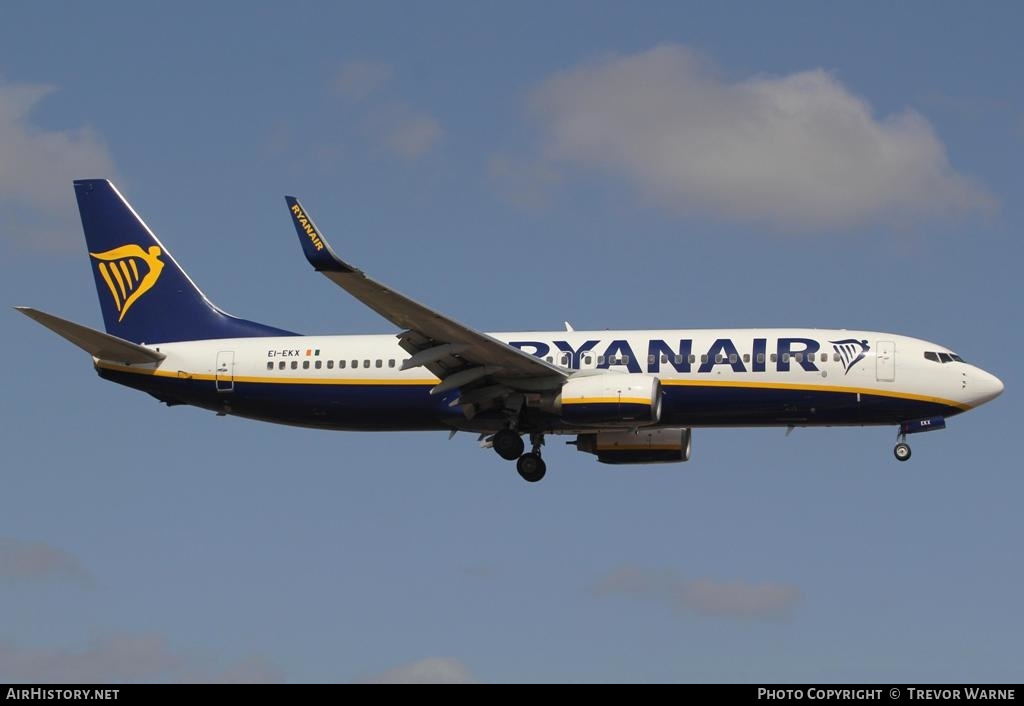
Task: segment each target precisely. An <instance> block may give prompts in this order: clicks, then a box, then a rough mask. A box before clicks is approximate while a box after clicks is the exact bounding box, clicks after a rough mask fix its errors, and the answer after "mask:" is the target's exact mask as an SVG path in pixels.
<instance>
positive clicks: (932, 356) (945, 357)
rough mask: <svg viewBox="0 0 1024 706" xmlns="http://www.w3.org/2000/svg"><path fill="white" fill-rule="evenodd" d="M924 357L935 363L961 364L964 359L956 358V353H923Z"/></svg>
mask: <svg viewBox="0 0 1024 706" xmlns="http://www.w3.org/2000/svg"><path fill="white" fill-rule="evenodd" d="M924 357H925V359H926V360H930V361H932V362H935V363H952V362H954V361H955V362H957V363H963V362H964V359H963V358H961V357H960V356H958V355H957V354H956V353H937V352H935V351H925V354H924Z"/></svg>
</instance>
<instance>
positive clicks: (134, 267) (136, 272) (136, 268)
mask: <svg viewBox="0 0 1024 706" xmlns="http://www.w3.org/2000/svg"><path fill="white" fill-rule="evenodd" d="M128 264H129V265H131V266H132V275H133V276H134V277H135V281H136V282H138V281H139V266H138V265H136V264H135V258H134V257H132V258H129V259H128Z"/></svg>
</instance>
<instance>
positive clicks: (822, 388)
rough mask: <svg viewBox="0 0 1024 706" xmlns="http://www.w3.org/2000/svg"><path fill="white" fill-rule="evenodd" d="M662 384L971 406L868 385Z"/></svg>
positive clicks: (965, 409) (716, 382)
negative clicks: (843, 393) (803, 392)
mask: <svg viewBox="0 0 1024 706" xmlns="http://www.w3.org/2000/svg"><path fill="white" fill-rule="evenodd" d="M661 384H662V385H674V386H680V387H739V388H744V389H758V390H801V391H805V392H846V393H850V394H858V393H859V394H862V395H874V396H875V397H895V398H897V399H901V400H916V401H918V402H934V403H936V404H943V405H946V406H947V407H956V408H957V409H962V410H964V411H967V410H969V409H970V408H971V406H970V405H969V404H964V403H963V402H957V401H955V400H947V399H945V398H943V397H933V396H931V395H918V394H915V393H913V392H901V391H898V390H878V389H873V388H870V387H843V386H840V385H802V384H800V383H792V382H741V381H736V380H664V379H663V380H662V381H661Z"/></svg>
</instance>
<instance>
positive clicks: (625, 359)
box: [619, 355, 629, 365]
mask: <svg viewBox="0 0 1024 706" xmlns="http://www.w3.org/2000/svg"><path fill="white" fill-rule="evenodd" d="M619 363H620V364H621V365H629V356H628V355H624V356H622V357H621V358H619Z"/></svg>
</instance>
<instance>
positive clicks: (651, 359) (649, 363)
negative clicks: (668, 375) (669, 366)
mask: <svg viewBox="0 0 1024 706" xmlns="http://www.w3.org/2000/svg"><path fill="white" fill-rule="evenodd" d="M661 357H662V358H664V357H665V356H661ZM661 362H662V363H664V362H665V361H664V360H663V361H661ZM647 364H648V365H654V356H653V355H649V356H647Z"/></svg>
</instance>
